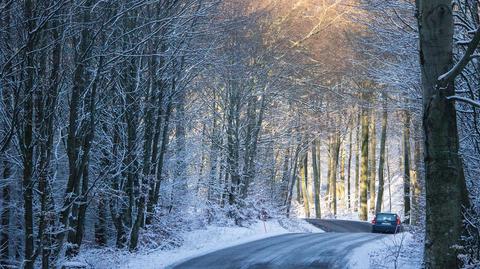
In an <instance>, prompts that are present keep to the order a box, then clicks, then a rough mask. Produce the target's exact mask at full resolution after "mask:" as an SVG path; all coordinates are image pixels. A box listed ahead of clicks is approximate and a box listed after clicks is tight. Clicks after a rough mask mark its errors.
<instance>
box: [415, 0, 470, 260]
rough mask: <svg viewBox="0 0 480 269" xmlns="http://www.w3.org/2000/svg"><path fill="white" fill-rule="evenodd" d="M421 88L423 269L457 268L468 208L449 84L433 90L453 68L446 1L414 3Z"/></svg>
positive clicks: (450, 18)
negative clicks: (423, 189) (416, 9)
mask: <svg viewBox="0 0 480 269" xmlns="http://www.w3.org/2000/svg"><path fill="white" fill-rule="evenodd" d="M417 8H418V23H419V33H420V65H421V71H422V87H423V108H424V114H423V127H424V132H425V134H424V138H425V148H424V150H425V154H424V159H425V188H426V240H425V254H424V255H425V259H424V260H425V266H426V268H457V267H459V262H458V260H457V250H456V248H454V247H452V246H453V245H455V244H457V243H458V241H459V239H460V236H461V234H462V232H463V225H462V221H463V216H462V210H463V207H464V206H465V207H468V206H469V201H468V193H467V190H466V183H465V177H464V173H463V165H462V161H461V159H460V156H459V154H458V148H459V140H458V129H457V117H456V111H455V104H454V101H453V100H448V99H447V98H446V97H448V96H451V95H454V94H455V87H454V81H449V82H448V85H446V86H445V87H443V86H442V87H441V88H440V87H438V86H437V79H438V77H439V76H441V75H443V74H444V73H446V72H448V71H449V70H450V69H451V68H452V66H453V53H452V51H453V14H452V3H451V1H450V0H428V1H427V0H417Z"/></svg>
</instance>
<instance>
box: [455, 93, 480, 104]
mask: <svg viewBox="0 0 480 269" xmlns="http://www.w3.org/2000/svg"><path fill="white" fill-rule="evenodd" d="M447 99H448V100H455V101H460V102H463V103H467V104H470V105H472V106H474V107H480V102H478V101H475V100H472V99H470V98H466V97H461V96H457V95H453V96H449V97H447Z"/></svg>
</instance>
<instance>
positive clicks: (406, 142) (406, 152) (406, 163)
mask: <svg viewBox="0 0 480 269" xmlns="http://www.w3.org/2000/svg"><path fill="white" fill-rule="evenodd" d="M402 159H403V205H404V212H403V213H404V215H405V220H404V222H406V223H410V198H411V194H410V184H411V183H410V112H409V111H405V117H404V126H403V158H402Z"/></svg>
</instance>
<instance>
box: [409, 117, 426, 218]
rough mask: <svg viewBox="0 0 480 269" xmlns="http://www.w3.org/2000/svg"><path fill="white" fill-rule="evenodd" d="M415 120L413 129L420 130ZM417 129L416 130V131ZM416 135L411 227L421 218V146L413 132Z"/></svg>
mask: <svg viewBox="0 0 480 269" xmlns="http://www.w3.org/2000/svg"><path fill="white" fill-rule="evenodd" d="M417 122H418V121H417V120H414V125H415V128H414V130H420V125H421V123H420V124H417ZM417 128H418V129H417ZM414 133H415V134H416V135H414V139H415V142H414V148H415V149H414V152H413V156H414V157H413V158H414V160H413V161H414V169H413V173H412V189H411V193H412V209H411V211H412V214H411V216H412V217H411V221H410V222H411V224H413V225H418V224H419V221H420V217H421V210H422V207H421V205H420V197H421V196H422V185H423V180H422V175H423V170H424V169H423V167H422V164H423V162H422V146H421V141H420V139H421V136H419V135H417V134H418V132H417V131H415V132H414Z"/></svg>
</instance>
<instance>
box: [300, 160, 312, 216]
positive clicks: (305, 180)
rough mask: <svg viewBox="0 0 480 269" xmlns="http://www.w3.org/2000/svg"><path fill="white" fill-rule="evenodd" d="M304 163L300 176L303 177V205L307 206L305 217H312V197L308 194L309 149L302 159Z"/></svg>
mask: <svg viewBox="0 0 480 269" xmlns="http://www.w3.org/2000/svg"><path fill="white" fill-rule="evenodd" d="M302 162H303V164H302V166H301V167H300V176H301V178H302V181H303V182H302V194H303V205H304V207H305V217H306V218H310V198H309V195H308V151H306V152H305V156H304V157H303V160H302Z"/></svg>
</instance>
